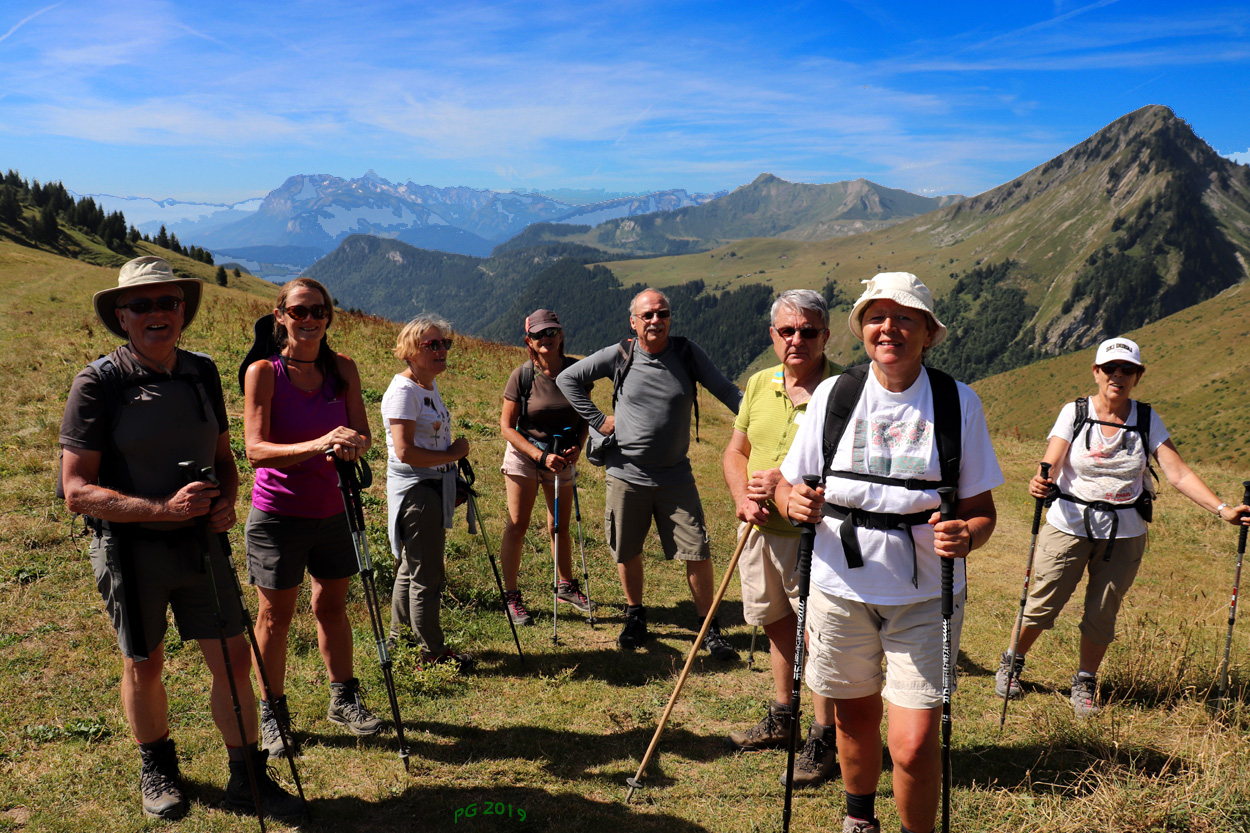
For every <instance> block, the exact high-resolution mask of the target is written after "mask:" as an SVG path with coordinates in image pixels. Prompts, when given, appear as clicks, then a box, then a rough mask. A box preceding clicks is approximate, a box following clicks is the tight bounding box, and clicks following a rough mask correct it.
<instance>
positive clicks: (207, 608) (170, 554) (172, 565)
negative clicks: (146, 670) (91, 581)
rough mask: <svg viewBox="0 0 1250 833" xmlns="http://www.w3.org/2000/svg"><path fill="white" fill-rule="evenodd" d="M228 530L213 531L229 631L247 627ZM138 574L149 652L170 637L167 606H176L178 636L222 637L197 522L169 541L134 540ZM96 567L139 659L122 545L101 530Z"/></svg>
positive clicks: (125, 648)
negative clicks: (203, 568)
mask: <svg viewBox="0 0 1250 833" xmlns="http://www.w3.org/2000/svg"><path fill="white" fill-rule="evenodd" d="M224 537H225V536H222V535H214V534H211V533H210V534H209V536H208V542H209V552H211V553H212V559H213V578H214V579H216V585H217V598H218V599H220V600H221V608H222V614H223V618H224V619H225V631H226V637H227V638H229V637H234V636H238V635H239V634H241V633H243V610H242V608H241V607H240V606H239V601H240V600H239V591H238V586H237V585H236V584H235V578H234V573H233V570H234V565H233V564H232V563H231V562H230V553H229V550H223V548H222V541H223V540H224ZM128 550H129V552H128V554H129V557H130V558H131V559H132V563H133V565H134V567H133V575H134V580H135V589H134V595H135V598H137V599H138V600H139V608H140V611H139V622H140V624H141V626H142V628H143V641H144V642H145V643H146V644H145V646H144V647H145V648H146V653H147V654H149V655H150V654H151V653H152V652H153V651H155V650H156V648H157V646H158V645H160V644H161V643H162V642H164V640H165V631H166V630H167V629H168V628H169V621H168V618H167V613H166V611H167V610H168V609H169V608H173V611H174V621H175V622H176V623H177V624H178V636H179V637H181V638H182V640H183V641H184V642H185V641H189V640H192V639H216V638H217V636H218V635H219V631H218V629H217V613H216V603H215V602H214V601H213V591H212V588H211V586H210V585H209V583H208V574H207V573H203V572H200V568H201V566H202V557H201V555H200V544H199V539H198V538H197V537H196V533H195V531H194V528H193V527H191V528H188V530H187V532H186V534H185V535H184V536H183V537H181V538H178V537H175V536H171V537H170V538H169V539H168V540H167V541H158V540H142V541H140V540H132V541H131V542H130V544H129V546H128ZM90 557H91V569H92V572H93V573H94V574H95V581H96V589H98V590H99V591H100V596H101V597H102V598H103V599H104V606H105V608H106V609H107V610H108V613H109V618H110V619H112V622H113V630H115V631H116V632H117V644H118V645H119V646H120V647H121V649H122V654H123V656H126V657H129V658H131V659H134V654H132V653H131V651H130V617H129V615H128V614H127V611H126V608H125V605H126V597H127V592H126V590H125V586H124V571H123V570H122V567H121V563H122V562H121V559H122V553H121V546H120V545H119V543H118V541H117V539H116V538H115V537H114V536H112V535H111V534H108V533H106V534H104V535H97V536H95V537H94V538H93V539H92V541H91V550H90Z"/></svg>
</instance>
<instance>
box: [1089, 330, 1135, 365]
mask: <svg viewBox="0 0 1250 833" xmlns="http://www.w3.org/2000/svg"><path fill="white" fill-rule="evenodd" d="M1114 361H1121V362H1132V363H1133V364H1135V365H1137V366H1138V367H1145V366H1146V365H1144V364H1142V360H1141V348H1140V347H1138V346H1137V342H1135V341H1133V340H1132V339H1128V338H1124V337H1123V336H1119V337H1116V338H1109V339H1107V340H1106V341H1104V342H1103V343H1102V344H1099V345H1098V354H1097V355H1096V356H1094V364H1096V365H1103V364H1106V363H1107V362H1114Z"/></svg>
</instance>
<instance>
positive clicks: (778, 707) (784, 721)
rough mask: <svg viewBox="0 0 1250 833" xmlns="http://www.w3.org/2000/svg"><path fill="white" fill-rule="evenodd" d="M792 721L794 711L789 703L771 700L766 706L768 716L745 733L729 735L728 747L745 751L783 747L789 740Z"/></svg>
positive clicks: (731, 733)
mask: <svg viewBox="0 0 1250 833" xmlns="http://www.w3.org/2000/svg"><path fill="white" fill-rule="evenodd" d="M793 719H794V709H792V708H791V707H790V704H789V703H778V702H777V701H776V700H773V701H772V702H771V703H769V704H768V714H766V715H764V719H763V720H761V721H760V722H759V723H756V724H755V725H754V726H752V727H751V728H750V729H747V730H746V731H745V732H730V733H729V745H730V746H732V747H733V748H734V749H743V750H747V751H753V750H756V749H775V748H777V747H779V746H785V744H786V741H787V740H788V739H789V738H790V721H791V720H793Z"/></svg>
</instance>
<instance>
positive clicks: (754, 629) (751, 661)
mask: <svg viewBox="0 0 1250 833" xmlns="http://www.w3.org/2000/svg"><path fill="white" fill-rule="evenodd" d="M759 632H760V629H759V625H752V626H751V650H749V651H747V670H748V671H754V670H755V636H756V634H758V633H759Z"/></svg>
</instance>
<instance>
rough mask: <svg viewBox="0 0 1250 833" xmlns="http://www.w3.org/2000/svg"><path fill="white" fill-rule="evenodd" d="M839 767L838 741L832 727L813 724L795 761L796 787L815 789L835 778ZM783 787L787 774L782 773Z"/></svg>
mask: <svg viewBox="0 0 1250 833" xmlns="http://www.w3.org/2000/svg"><path fill="white" fill-rule="evenodd" d="M837 767H838V741H837V734H836V731H835V730H834V728H833V727H832V726H821V725H820V724H819V723H813V724H812V728H811V729H810V730H809V731H808V733H807V743H805V744H803V751H801V752H799V754H798V756H797V757H796V758H795V759H794V786H795V787H798V788H802V787H815V786H817V785H819V784H823V783H824V782H825V781H827V780H829V778H831V777H832V776H833V773H834V770H835V769H837ZM780 780H781V786H783V787H784V786H785V785H786V774H785V773H784V772H782V773H781V779H780Z"/></svg>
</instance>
